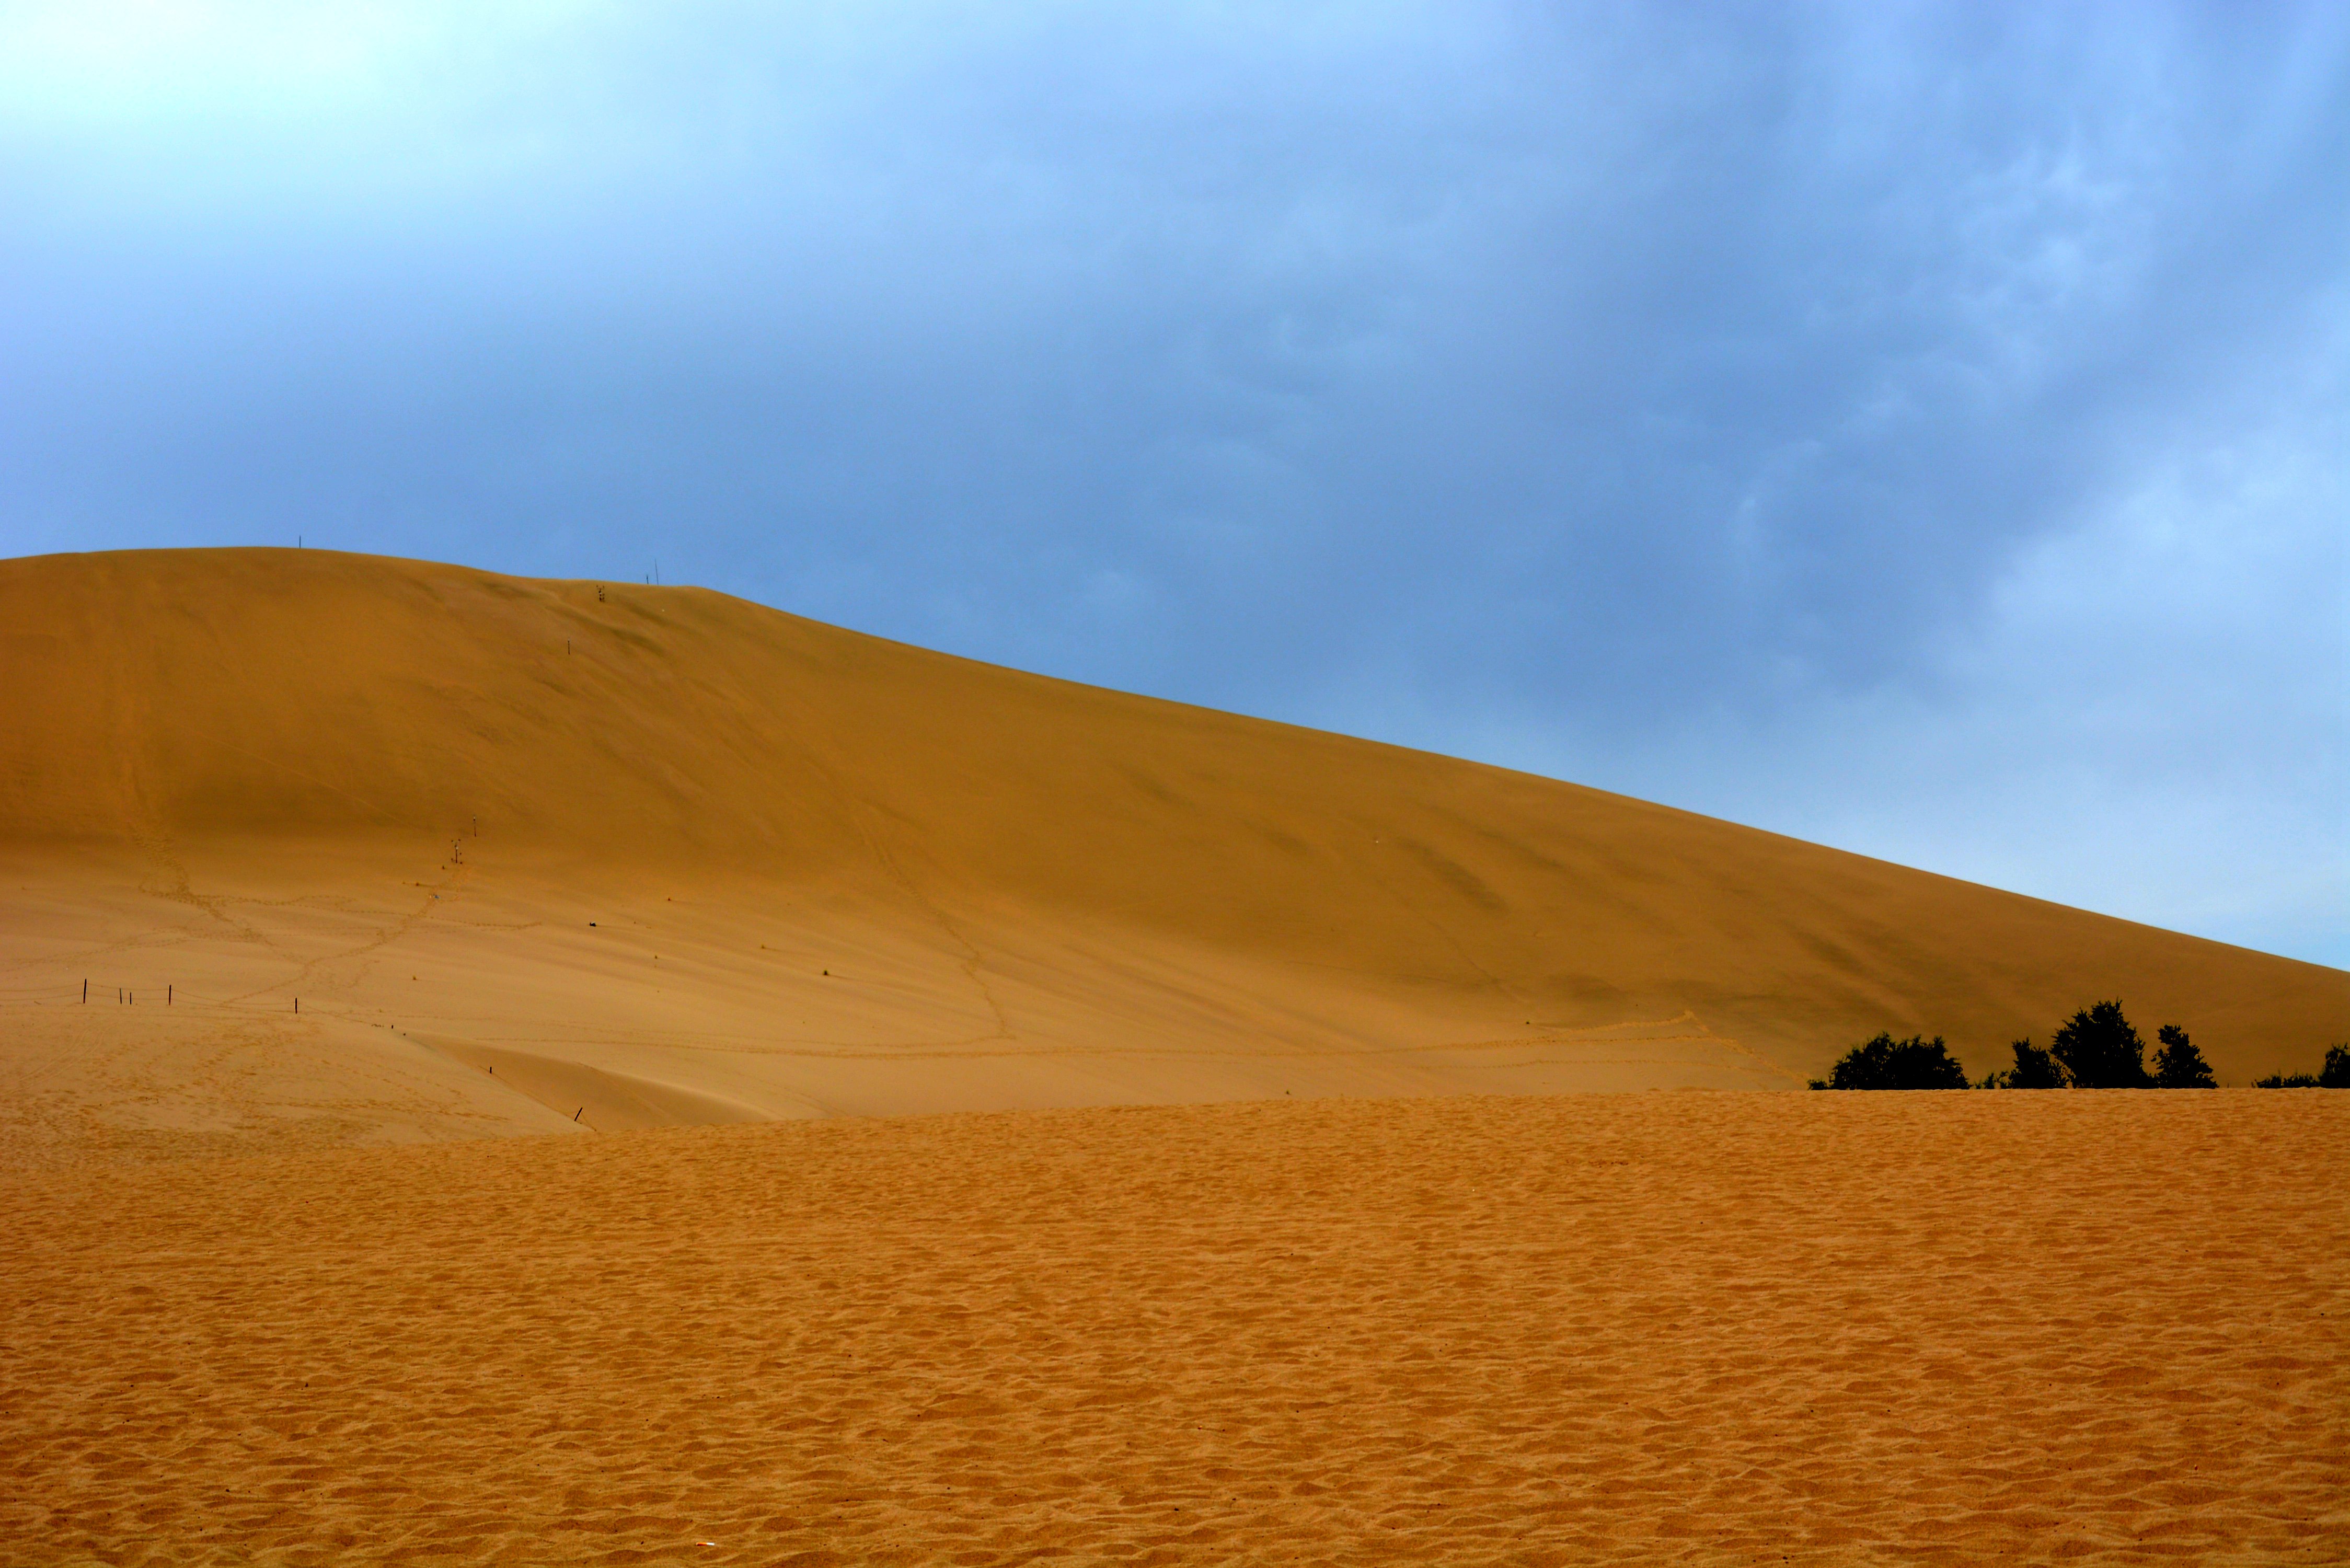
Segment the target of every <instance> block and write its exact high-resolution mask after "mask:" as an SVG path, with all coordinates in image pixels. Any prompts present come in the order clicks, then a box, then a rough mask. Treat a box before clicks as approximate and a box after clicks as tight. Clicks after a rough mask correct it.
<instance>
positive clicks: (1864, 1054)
mask: <svg viewBox="0 0 2350 1568" xmlns="http://www.w3.org/2000/svg"><path fill="white" fill-rule="evenodd" d="M1966 1086H1967V1070H1966V1069H1965V1068H1964V1067H1961V1066H1960V1065H1959V1063H1958V1059H1957V1058H1956V1057H1954V1056H1952V1055H1951V1054H1950V1047H1948V1046H1947V1045H1944V1044H1942V1037H1941V1036H1940V1035H1939V1034H1937V1035H1935V1036H1934V1037H1933V1039H1931V1040H1921V1039H1919V1038H1918V1036H1917V1035H1915V1034H1912V1035H1911V1036H1910V1037H1909V1038H1908V1039H1907V1040H1896V1039H1895V1038H1893V1036H1892V1035H1890V1034H1879V1035H1878V1036H1877V1038H1876V1039H1874V1040H1871V1041H1869V1042H1868V1043H1867V1044H1862V1045H1856V1046H1854V1047H1853V1048H1852V1049H1851V1050H1849V1051H1847V1052H1846V1053H1845V1055H1844V1060H1843V1061H1841V1062H1838V1063H1837V1064H1835V1071H1834V1072H1833V1073H1831V1074H1830V1075H1828V1076H1827V1077H1825V1078H1814V1079H1813V1080H1812V1087H1813V1088H1814V1089H1963V1088H1965V1087H1966Z"/></svg>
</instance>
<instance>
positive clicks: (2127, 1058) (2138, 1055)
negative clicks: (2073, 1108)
mask: <svg viewBox="0 0 2350 1568" xmlns="http://www.w3.org/2000/svg"><path fill="white" fill-rule="evenodd" d="M2048 1052H2049V1054H2050V1055H2052V1056H2054V1057H2055V1058H2056V1060H2057V1061H2059V1062H2061V1063H2063V1064H2064V1073H2065V1075H2066V1076H2067V1077H2069V1078H2071V1079H2072V1080H2073V1083H2074V1085H2075V1086H2076V1087H2079V1088H2084V1089H2144V1088H2148V1087H2151V1086H2152V1085H2153V1083H2154V1080H2153V1079H2151V1078H2149V1077H2147V1074H2146V1042H2145V1041H2143V1040H2141V1039H2139V1038H2138V1033H2137V1030H2136V1029H2135V1028H2133V1027H2132V1026H2131V1024H2130V1021H2129V1020H2128V1019H2126V1018H2125V1017H2123V1016H2122V1004H2121V1003H2120V1002H2098V1003H2097V1004H2096V1005H2095V1006H2094V1007H2089V1008H2085V1009H2083V1010H2082V1011H2081V1012H2076V1013H2074V1014H2073V1016H2072V1017H2071V1018H2070V1019H2068V1020H2066V1021H2065V1023H2064V1025H2063V1026H2062V1027H2061V1028H2059V1029H2058V1030H2057V1031H2056V1037H2055V1038H2054V1040H2052V1041H2050V1042H2049V1043H2048Z"/></svg>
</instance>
